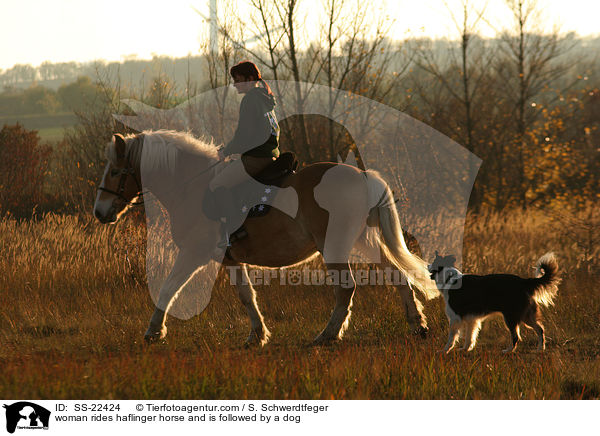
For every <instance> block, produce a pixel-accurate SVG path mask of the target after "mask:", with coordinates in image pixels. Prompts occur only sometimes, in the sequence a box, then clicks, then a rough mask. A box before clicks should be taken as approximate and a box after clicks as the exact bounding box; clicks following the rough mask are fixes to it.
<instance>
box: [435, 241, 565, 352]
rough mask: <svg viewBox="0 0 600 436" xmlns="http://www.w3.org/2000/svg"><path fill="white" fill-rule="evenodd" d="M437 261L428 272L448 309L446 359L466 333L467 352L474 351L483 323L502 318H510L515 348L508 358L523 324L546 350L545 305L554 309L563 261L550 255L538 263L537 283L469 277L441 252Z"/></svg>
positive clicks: (505, 276) (507, 276)
mask: <svg viewBox="0 0 600 436" xmlns="http://www.w3.org/2000/svg"><path fill="white" fill-rule="evenodd" d="M435 256H436V257H435V260H434V261H433V263H432V264H431V265H429V267H428V268H429V272H430V274H431V279H432V280H434V281H435V282H436V285H437V287H438V289H439V290H440V292H441V293H442V295H443V297H444V300H445V303H446V316H447V317H448V321H449V323H450V332H449V335H448V342H447V343H446V347H445V348H444V350H443V351H444V352H445V353H449V352H450V350H452V348H454V345H455V344H456V342H457V340H458V339H459V336H460V334H461V332H462V333H464V337H465V343H464V349H465V350H466V351H471V350H473V349H474V348H475V344H476V342H477V335H478V334H479V330H480V329H481V323H482V322H483V321H484V320H485V319H486V318H487V317H488V316H489V315H491V314H493V313H498V312H500V313H501V314H502V316H503V317H504V322H505V323H506V326H507V327H508V330H509V331H510V336H511V341H512V346H509V347H508V348H507V349H506V350H504V352H513V351H515V349H516V348H517V343H518V342H519V340H520V339H521V337H520V333H519V325H520V324H521V323H523V324H524V325H525V326H527V327H530V328H532V329H533V330H535V332H536V333H537V336H538V350H539V351H543V350H544V349H545V348H546V339H545V336H544V326H543V325H542V322H541V315H542V314H541V311H540V305H542V306H545V307H548V306H550V305H552V304H553V299H554V298H555V297H556V294H557V292H558V284H559V283H560V277H559V270H558V261H557V260H556V256H555V255H554V254H553V253H546V254H544V255H543V256H542V257H541V258H540V260H538V262H537V265H536V269H537V274H536V275H537V276H538V277H537V278H522V277H519V276H516V275H512V274H490V275H485V276H478V275H470V274H464V275H463V274H462V273H461V272H460V271H459V270H458V269H456V268H455V267H454V263H455V262H456V258H455V257H454V256H452V255H450V256H445V257H443V256H440V255H439V254H438V252H437V251H436V252H435ZM542 270H543V271H544V274H543V275H541V271H542Z"/></svg>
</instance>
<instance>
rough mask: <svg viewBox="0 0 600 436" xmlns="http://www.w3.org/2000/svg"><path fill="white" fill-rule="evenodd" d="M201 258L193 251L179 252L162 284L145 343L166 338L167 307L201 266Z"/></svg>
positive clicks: (145, 336)
mask: <svg viewBox="0 0 600 436" xmlns="http://www.w3.org/2000/svg"><path fill="white" fill-rule="evenodd" d="M201 260H202V258H201V256H199V255H197V253H195V252H193V251H184V250H182V251H180V252H179V254H178V255H177V259H176V260H175V264H174V265H173V269H172V270H171V272H170V273H169V276H168V277H167V279H166V280H165V282H164V283H163V285H162V286H161V288H160V292H159V294H158V302H157V303H156V309H155V310H154V314H153V315H152V318H150V325H149V326H148V330H147V331H146V334H145V335H144V339H145V340H146V342H148V343H151V342H154V341H156V340H158V339H163V338H164V337H165V336H167V327H166V325H165V321H166V318H167V312H168V311H169V307H171V304H172V303H173V301H174V300H175V297H176V295H177V293H178V292H179V291H180V290H181V288H182V287H183V286H184V285H185V284H186V283H187V282H188V280H189V279H190V278H191V277H192V275H193V274H194V273H195V272H196V271H197V270H198V268H199V267H200V265H201Z"/></svg>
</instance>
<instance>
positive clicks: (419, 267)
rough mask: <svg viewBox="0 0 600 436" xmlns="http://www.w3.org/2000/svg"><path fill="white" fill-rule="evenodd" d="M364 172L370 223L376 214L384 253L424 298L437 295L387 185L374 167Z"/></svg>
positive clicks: (425, 265) (372, 223) (425, 266)
mask: <svg viewBox="0 0 600 436" xmlns="http://www.w3.org/2000/svg"><path fill="white" fill-rule="evenodd" d="M365 175H366V177H367V187H368V191H369V206H370V208H371V209H370V212H369V224H370V225H374V224H375V222H374V221H375V219H376V218H378V227H379V229H380V230H381V237H380V238H379V239H380V246H381V248H382V249H383V251H384V253H385V255H386V256H387V257H388V259H389V260H390V261H391V262H392V264H393V265H394V266H395V267H396V268H398V270H400V272H401V273H402V274H403V275H404V276H405V277H406V279H407V280H408V283H409V284H410V285H414V286H415V287H416V288H417V289H418V290H419V291H420V292H421V293H422V294H423V296H424V297H425V298H427V299H432V298H435V297H437V296H439V293H438V291H437V288H436V286H435V282H434V281H433V280H431V279H430V277H429V276H430V274H429V271H428V270H427V263H426V262H425V261H424V260H423V259H421V258H420V257H419V256H417V255H415V254H412V253H411V252H410V251H409V250H408V247H407V245H406V242H405V240H404V237H403V236H402V227H401V226H400V220H399V218H398V212H397V211H396V205H395V200H394V195H393V193H392V191H391V189H390V187H389V186H388V184H387V183H386V182H385V180H383V178H382V177H381V176H380V175H379V173H377V172H376V171H373V170H368V171H366V174H365Z"/></svg>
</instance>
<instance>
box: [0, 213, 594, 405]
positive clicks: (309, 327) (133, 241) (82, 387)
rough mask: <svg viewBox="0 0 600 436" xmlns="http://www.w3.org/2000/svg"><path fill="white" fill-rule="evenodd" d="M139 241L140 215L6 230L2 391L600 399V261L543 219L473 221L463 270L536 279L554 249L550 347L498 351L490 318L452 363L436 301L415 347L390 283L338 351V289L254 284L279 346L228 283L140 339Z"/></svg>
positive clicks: (143, 307) (363, 302)
mask: <svg viewBox="0 0 600 436" xmlns="http://www.w3.org/2000/svg"><path fill="white" fill-rule="evenodd" d="M144 240H145V229H144V227H143V226H142V225H140V224H139V222H138V221H135V220H132V219H126V220H124V221H123V222H120V223H118V224H116V225H114V226H103V225H100V224H98V223H96V222H95V221H94V220H92V219H91V218H89V219H87V218H86V219H83V218H77V217H73V216H61V215H45V216H43V217H42V218H40V219H38V220H36V221H16V220H12V219H4V220H3V221H0V253H1V256H2V258H1V261H0V304H1V305H2V308H3V310H2V311H1V312H0V343H1V345H2V346H1V347H0V367H1V368H2V371H0V397H4V398H57V399H58V398H64V399H66V398H94V399H97V398H202V399H211V398H224V399H239V398H263V399H270V398H276V399H280V398H294V399H295V398H311V399H330V398H348V399H350V398H352V399H354V398H365V399H366V398H380V399H401V398H411V399H413V398H425V399H438V398H440V399H450V398H456V399H462V398H488V399H489V398H513V399H517V398H537V399H540V398H554V399H558V398H599V397H600V382H599V381H598V380H597V374H599V373H600V322H599V321H600V291H599V290H598V288H597V286H596V284H597V282H598V278H599V277H598V275H597V274H598V263H597V259H598V256H597V254H598V252H597V251H596V255H595V257H594V259H596V260H595V261H594V262H596V263H594V264H593V265H592V268H591V269H590V268H589V263H588V264H586V268H583V267H582V263H581V259H580V250H579V246H578V245H577V243H576V241H575V242H574V241H573V238H572V236H570V235H569V234H568V232H567V231H566V230H565V229H564V228H563V226H562V224H561V222H560V220H557V219H555V218H552V217H549V216H546V215H545V214H544V213H543V212H541V211H529V212H511V213H507V214H503V215H499V214H486V215H479V216H469V217H468V220H467V227H466V232H465V240H464V241H465V250H464V254H465V258H464V262H463V265H464V267H463V268H464V269H465V270H466V271H469V272H474V273H489V272H513V273H517V274H520V275H525V276H526V275H529V276H530V275H532V270H531V266H532V265H533V264H534V263H535V261H536V260H537V259H538V258H539V257H540V256H541V255H542V254H543V253H545V252H546V251H550V250H552V251H554V252H556V254H557V256H558V258H559V263H560V266H561V268H562V272H563V277H564V280H563V283H562V284H561V286H560V290H559V294H558V298H557V299H556V304H555V306H554V307H552V308H550V309H547V310H544V319H545V325H546V331H547V335H548V350H547V351H546V353H544V354H540V353H537V352H536V351H535V343H536V339H535V334H533V333H530V332H528V331H525V332H524V334H523V336H524V339H525V340H524V343H522V344H520V345H519V348H518V351H517V353H515V354H512V355H504V354H502V353H501V349H502V348H504V347H505V346H506V344H507V342H508V332H507V331H506V330H504V327H503V325H502V323H501V322H500V321H499V320H493V321H491V322H489V323H486V324H484V328H483V331H482V334H481V337H480V341H479V344H478V347H477V348H476V350H475V351H474V352H472V353H469V354H465V353H463V352H460V351H458V352H455V353H452V354H451V355H449V356H445V355H442V354H440V353H439V352H438V351H439V350H440V349H441V348H442V347H443V344H444V343H445V340H446V335H447V321H446V319H445V316H444V314H443V307H442V302H441V301H440V300H439V299H438V300H434V301H430V302H427V303H426V306H425V311H426V314H427V316H428V317H429V323H430V326H431V337H430V338H429V339H426V340H421V339H418V338H417V337H414V336H412V334H411V332H410V329H409V326H408V324H407V323H406V320H405V316H404V310H403V308H402V302H401V300H400V298H399V296H398V295H397V294H396V293H395V291H394V289H393V288H391V287H384V286H381V287H378V286H365V287H363V288H360V289H359V290H358V291H357V295H356V296H355V299H354V302H355V303H354V308H353V316H352V320H351V323H350V328H349V330H348V332H347V333H346V336H345V338H344V341H343V342H342V343H340V344H338V345H335V346H333V347H325V348H313V347H310V346H308V345H309V343H310V341H311V340H312V339H313V338H314V337H315V336H316V334H317V333H318V332H319V331H320V329H321V328H323V327H324V325H325V323H326V321H327V319H328V317H329V314H330V312H331V309H332V307H333V295H332V292H331V291H330V290H329V289H326V288H324V287H309V286H294V287H284V286H280V285H279V284H278V283H276V282H275V283H273V284H272V285H270V286H259V287H258V288H257V289H258V300H259V305H260V306H261V308H262V310H263V313H264V315H265V319H266V322H267V325H268V326H269V328H270V329H271V331H272V333H273V337H272V341H271V342H270V343H269V344H268V345H267V346H266V347H265V348H263V349H245V348H243V347H241V344H242V343H243V340H244V339H245V337H246V335H247V333H248V329H249V322H248V320H247V316H246V313H245V310H244V309H243V306H242V305H241V304H240V303H239V301H238V298H237V296H236V292H235V291H234V290H233V289H231V288H230V287H229V286H228V285H227V277H225V275H224V274H223V275H221V276H220V277H219V279H218V281H217V283H216V285H215V287H214V289H213V297H212V301H211V303H210V305H209V306H208V308H207V309H206V310H205V312H204V313H202V314H201V315H200V316H197V317H195V318H193V319H191V320H188V321H181V320H178V319H175V318H170V319H169V321H168V323H169V336H168V341H167V342H166V343H163V344H158V345H156V346H152V347H147V346H145V345H144V344H143V341H142V340H141V339H142V335H143V333H144V331H145V329H146V327H147V322H148V320H149V317H150V315H151V313H152V311H153V304H152V301H151V299H150V295H149V293H148V290H147V288H146V287H145V285H144V264H145V260H144V253H145V250H144ZM126 248H127V249H126ZM596 249H597V247H596ZM594 271H595V272H594ZM594 274H595V275H594Z"/></svg>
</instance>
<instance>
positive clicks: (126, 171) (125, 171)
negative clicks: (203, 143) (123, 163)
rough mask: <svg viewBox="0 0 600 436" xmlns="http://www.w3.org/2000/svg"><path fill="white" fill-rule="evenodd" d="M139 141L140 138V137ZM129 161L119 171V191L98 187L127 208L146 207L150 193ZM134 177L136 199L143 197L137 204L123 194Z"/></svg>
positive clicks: (214, 164)
mask: <svg viewBox="0 0 600 436" xmlns="http://www.w3.org/2000/svg"><path fill="white" fill-rule="evenodd" d="M140 136H142V135H140ZM138 139H139V137H138ZM126 159H127V167H125V168H121V169H119V170H118V171H119V172H120V174H121V177H120V178H119V184H118V186H117V190H116V191H113V190H112V189H108V188H104V187H102V186H99V187H98V190H99V191H102V192H106V193H108V194H112V195H115V196H116V197H117V198H118V199H120V200H122V201H124V202H125V203H126V205H127V206H143V205H144V200H143V196H144V194H145V193H146V192H148V191H144V190H143V188H142V185H141V183H140V182H139V181H138V179H137V177H136V176H135V169H134V167H133V165H131V161H130V160H129V156H127V157H126ZM221 162H222V161H221V160H217V161H216V162H214V163H213V164H211V165H209V166H208V167H207V168H205V169H204V170H202V171H200V172H199V173H196V174H194V175H193V176H192V177H190V178H189V179H188V180H187V181H186V182H185V183H186V184H187V183H190V182H191V181H192V180H194V179H196V178H197V177H199V176H201V175H203V174H205V173H207V172H208V171H210V170H211V169H213V168H214V167H215V166H217V165H218V164H220V163H221ZM129 176H131V177H133V180H134V181H135V184H136V186H137V188H138V190H137V193H136V194H135V197H134V198H136V197H140V196H141V197H142V201H137V202H132V201H131V200H128V199H127V198H126V197H125V196H124V195H123V193H124V192H125V183H126V182H127V177H129Z"/></svg>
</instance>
